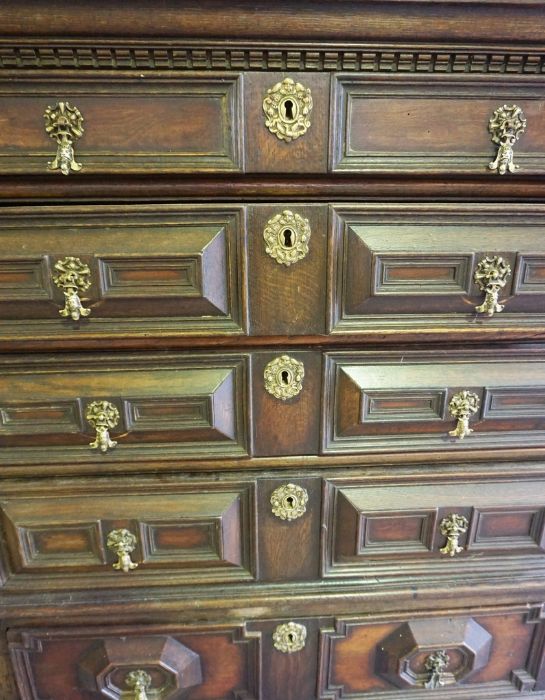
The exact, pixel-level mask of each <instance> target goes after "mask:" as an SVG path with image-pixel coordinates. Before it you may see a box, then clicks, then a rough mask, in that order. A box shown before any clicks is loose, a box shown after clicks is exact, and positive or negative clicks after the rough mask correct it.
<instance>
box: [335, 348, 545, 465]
mask: <svg viewBox="0 0 545 700" xmlns="http://www.w3.org/2000/svg"><path fill="white" fill-rule="evenodd" d="M466 390H468V391H469V392H470V393H472V394H475V395H476V396H477V398H478V409H477V410H476V412H475V413H474V414H473V415H472V416H471V417H470V419H469V427H470V429H471V430H473V432H472V433H471V434H470V435H467V436H466V437H465V438H463V439H460V438H459V437H455V436H452V435H450V434H449V432H450V431H453V430H455V429H456V428H457V427H458V425H459V423H458V422H457V420H455V419H454V418H453V417H452V415H451V413H450V408H449V404H450V402H451V400H452V399H453V397H454V396H457V395H459V394H461V392H463V391H466ZM324 400H325V406H326V410H325V413H324V428H323V435H324V451H325V452H326V453H343V452H346V453H349V452H354V453H357V452H363V451H365V452H368V451H373V450H375V451H388V450H390V451H397V450H403V451H406V450H417V449H424V450H431V449H433V450H463V449H466V448H467V449H471V448H481V447H483V448H484V447H500V446H506V447H507V446H530V445H541V444H543V441H544V440H545V432H544V431H545V363H544V362H540V361H539V359H538V358H537V356H536V358H533V357H531V356H528V355H526V356H525V355H524V353H523V352H519V353H518V355H516V356H515V354H514V353H509V351H507V350H504V351H498V352H492V351H489V352H488V353H486V352H481V353H477V352H475V353H472V354H471V355H470V354H462V353H455V352H445V351H439V350H438V351H436V352H429V353H424V352H422V353H403V354H400V353H381V354H380V355H378V354H376V353H368V354H367V353H363V352H361V353H358V352H355V353H351V354H344V353H328V354H327V355H326V387H325V399H324Z"/></svg>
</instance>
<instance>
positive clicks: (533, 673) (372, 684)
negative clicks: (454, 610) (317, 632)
mask: <svg viewBox="0 0 545 700" xmlns="http://www.w3.org/2000/svg"><path fill="white" fill-rule="evenodd" d="M542 615H543V610H542V608H541V607H540V606H536V607H530V608H529V609H526V610H514V609H511V610H508V611H507V612H503V613H502V614H499V613H497V612H496V613H494V612H491V613H484V612H483V613H480V612H479V613H476V614H474V615H473V616H469V615H468V616H447V615H434V616H433V617H427V618H426V617H417V618H414V619H410V618H409V619H407V618H403V617H399V618H397V619H392V617H389V618H384V619H376V618H375V619H374V620H372V621H368V620H363V619H337V621H336V624H335V627H334V629H331V630H326V631H324V632H322V650H321V678H320V689H319V693H318V697H319V698H320V700H334V699H335V700H336V699H337V698H345V697H346V698H354V700H359V698H365V699H366V700H373V698H376V699H377V700H378V698H381V699H383V700H389V699H391V700H397V699H398V698H405V697H407V696H408V694H409V695H410V697H411V698H415V699H416V700H425V698H428V697H429V696H430V694H431V695H432V696H435V695H436V693H434V692H433V681H432V672H431V671H432V670H433V661H434V655H437V653H438V652H441V651H443V652H445V654H446V656H447V657H448V658H447V659H446V662H447V663H446V666H445V667H444V670H443V672H442V674H441V676H440V678H439V680H440V681H441V682H442V683H443V685H440V686H437V688H438V692H437V697H439V696H441V697H442V696H443V695H445V696H446V697H448V698H449V699H450V698H460V700H481V699H482V700H485V699H486V700H498V698H514V697H518V695H519V694H523V695H524V697H526V695H527V694H528V693H529V694H531V695H533V692H532V691H534V692H535V693H536V694H537V693H538V692H539V691H542V690H543V689H544V688H545V679H544V656H543V633H544V622H543V617H542ZM435 658H436V656H435ZM426 664H428V665H429V666H430V667H431V670H428V669H427V668H426ZM430 682H431V683H432V685H428V687H426V684H427V683H428V684H429V683H430ZM539 697H540V698H541V697H543V695H542V694H541V693H539Z"/></svg>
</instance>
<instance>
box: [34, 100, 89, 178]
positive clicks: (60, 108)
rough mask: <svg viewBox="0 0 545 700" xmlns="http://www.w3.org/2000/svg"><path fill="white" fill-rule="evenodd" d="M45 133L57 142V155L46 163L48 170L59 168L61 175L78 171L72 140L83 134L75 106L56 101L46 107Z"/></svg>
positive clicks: (79, 114) (80, 120) (80, 118)
mask: <svg viewBox="0 0 545 700" xmlns="http://www.w3.org/2000/svg"><path fill="white" fill-rule="evenodd" d="M44 119H45V130H46V133H47V134H49V136H51V138H52V139H55V141H56V142H57V155H56V156H55V158H54V160H52V161H51V162H50V163H48V165H47V167H48V168H49V170H60V171H61V173H62V174H63V175H70V172H71V171H74V172H78V171H79V170H81V168H82V166H81V164H80V163H77V162H76V159H75V158H76V156H75V153H74V146H73V144H74V141H77V139H79V138H80V137H81V136H83V131H84V129H83V117H82V116H81V112H80V111H79V109H78V108H77V107H72V105H70V104H69V103H68V102H58V103H57V104H56V105H55V106H54V107H48V108H47V109H46V110H45V114H44Z"/></svg>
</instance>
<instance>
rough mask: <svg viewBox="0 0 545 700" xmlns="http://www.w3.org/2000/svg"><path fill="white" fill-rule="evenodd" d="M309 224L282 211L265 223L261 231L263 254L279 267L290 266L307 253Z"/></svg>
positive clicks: (287, 211) (287, 210)
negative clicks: (263, 246) (274, 261)
mask: <svg viewBox="0 0 545 700" xmlns="http://www.w3.org/2000/svg"><path fill="white" fill-rule="evenodd" d="M310 233H311V232H310V224H309V222H308V219H304V218H303V217H302V216H299V214H294V213H293V212H292V211H290V210H289V209H284V211H283V212H282V213H281V214H276V216H273V217H272V219H269V220H268V221H267V225H266V226H265V229H264V231H263V238H264V239H265V252H266V253H268V255H270V256H271V258H273V259H274V260H276V262H277V263H279V264H281V265H288V266H289V265H291V264H292V263H296V262H297V261H298V260H302V259H303V258H304V257H305V256H306V255H307V253H308V242H309V239H310Z"/></svg>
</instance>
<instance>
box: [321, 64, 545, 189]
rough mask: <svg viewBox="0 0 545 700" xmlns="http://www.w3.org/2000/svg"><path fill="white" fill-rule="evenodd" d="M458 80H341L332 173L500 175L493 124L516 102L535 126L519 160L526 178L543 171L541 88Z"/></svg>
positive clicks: (335, 108)
mask: <svg viewBox="0 0 545 700" xmlns="http://www.w3.org/2000/svg"><path fill="white" fill-rule="evenodd" d="M456 77H457V80H452V79H449V80H445V79H443V78H442V77H440V76H429V75H426V76H414V77H413V76H411V77H407V76H399V75H398V76H395V75H391V76H388V79H387V80H385V79H384V78H382V77H375V76H365V75H349V74H345V75H337V76H335V78H334V81H333V99H332V104H333V112H334V114H333V119H332V127H331V168H332V170H333V171H340V172H346V171H349V172H377V171H382V172H390V173H391V172H393V173H398V172H403V171H410V172H423V173H424V172H426V173H430V172H435V173H441V172H444V173H445V174H447V173H448V174H450V173H453V172H455V173H473V174H475V173H480V174H482V175H483V176H488V177H493V176H494V174H493V173H491V172H490V170H489V168H488V164H489V162H490V161H492V160H493V158H494V155H495V151H496V147H495V146H494V144H493V143H492V141H491V139H490V133H489V131H488V121H489V119H490V118H491V116H492V114H493V113H494V110H495V109H497V107H499V106H501V105H503V104H513V103H516V104H517V105H518V106H520V107H522V109H523V111H524V113H525V116H526V118H527V120H528V124H532V127H533V128H528V129H527V130H526V132H525V134H524V135H523V136H522V137H521V139H520V141H519V142H517V145H516V149H515V152H516V162H517V163H518V164H519V165H520V166H521V169H523V170H524V172H526V173H537V172H540V171H541V170H542V169H543V167H544V165H545V136H544V135H543V134H544V132H545V129H543V128H542V127H543V126H544V124H545V123H544V121H543V119H544V118H543V113H544V105H545V101H544V100H543V98H542V97H541V96H540V95H539V94H537V93H536V90H535V85H534V84H533V83H529V82H528V83H526V84H525V83H524V81H522V82H518V83H517V85H513V84H512V83H509V85H507V84H505V82H503V81H502V82H500V81H498V80H494V79H489V80H487V81H484V82H483V81H482V80H480V79H479V80H472V79H471V78H469V77H464V78H463V79H462V78H461V76H456ZM453 115H455V118H453Z"/></svg>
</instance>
